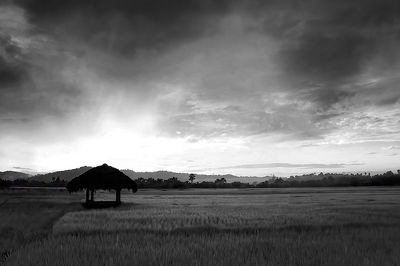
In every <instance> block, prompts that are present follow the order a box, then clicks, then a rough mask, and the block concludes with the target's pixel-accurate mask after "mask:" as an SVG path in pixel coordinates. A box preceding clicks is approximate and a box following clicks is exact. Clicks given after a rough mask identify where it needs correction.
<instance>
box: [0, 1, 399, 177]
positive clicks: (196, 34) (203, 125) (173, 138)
mask: <svg viewBox="0 0 400 266" xmlns="http://www.w3.org/2000/svg"><path fill="white" fill-rule="evenodd" d="M399 70H400V2H399V1H397V0H376V1H373V0H353V1H347V0H346V1H345V0H340V1H329V0H307V1H304V0H264V1H262V0H246V1H244V0H243V1H241V0H218V1H210V0H169V1H161V0H159V1H157V0H132V1H128V0H126V1H123V0H114V1H107V0H69V1H61V0H59V1H56V0H3V1H1V2H0V170H3V171H4V170H16V171H27V172H35V171H38V172H40V171H53V170H63V169H70V168H75V167H80V166H83V165H91V166H96V165H100V164H102V163H107V164H110V165H113V166H115V167H118V168H129V169H132V170H135V171H155V170H170V171H178V172H196V173H220V174H224V173H231V174H237V175H244V176H247V175H254V176H265V175H272V174H275V175H282V176H288V175H292V174H303V173H312V172H321V171H323V172H371V171H384V170H396V169H400V85H399V84H400V71H399Z"/></svg>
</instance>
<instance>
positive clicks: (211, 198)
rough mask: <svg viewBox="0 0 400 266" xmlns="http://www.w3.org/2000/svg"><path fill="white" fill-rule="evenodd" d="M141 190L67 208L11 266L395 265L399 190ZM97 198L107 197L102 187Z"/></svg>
mask: <svg viewBox="0 0 400 266" xmlns="http://www.w3.org/2000/svg"><path fill="white" fill-rule="evenodd" d="M277 191H278V190H272V191H271V190H247V191H246V190H232V191H228V190H223V191H221V192H222V193H219V191H218V190H215V191H208V190H204V192H203V193H201V191H200V192H199V191H197V190H195V191H192V193H191V191H174V192H170V191H141V192H140V193H139V194H137V195H129V194H125V195H124V199H125V201H127V202H128V203H127V204H125V205H124V206H123V207H121V208H116V209H107V210H90V211H82V210H79V211H73V212H67V213H66V214H65V215H64V216H63V217H61V218H60V219H59V220H58V221H57V222H56V223H55V224H54V226H53V235H52V236H50V237H48V238H45V239H44V240H41V241H35V242H33V243H30V244H29V245H26V246H24V247H23V248H22V249H19V250H18V251H16V252H15V253H14V254H13V255H12V256H11V257H10V258H9V259H8V260H7V263H8V264H10V265H39V264H40V265H54V264H55V263H58V264H61V265H76V264H80V265H82V264H92V265H97V264H101V265H132V264H136V265H176V264H179V265H396V264H399V263H400V255H399V251H400V244H399V243H400V241H399V240H400V201H399V199H400V189H399V188H384V189H382V188H379V189H369V188H360V189H358V188H355V189H319V190H316V189H310V190H306V189H303V190H302V189H299V190H286V191H285V190H281V191H280V192H277ZM96 196H97V197H98V198H100V199H109V198H111V197H112V196H113V195H111V194H109V193H107V192H100V193H97V195H96Z"/></svg>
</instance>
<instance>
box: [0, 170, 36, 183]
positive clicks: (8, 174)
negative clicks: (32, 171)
mask: <svg viewBox="0 0 400 266" xmlns="http://www.w3.org/2000/svg"><path fill="white" fill-rule="evenodd" d="M30 176H31V175H29V174H26V173H21V172H16V171H5V172H0V179H3V180H10V181H14V180H16V179H26V178H29V177H30Z"/></svg>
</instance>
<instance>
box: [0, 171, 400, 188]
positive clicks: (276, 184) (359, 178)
mask: <svg viewBox="0 0 400 266" xmlns="http://www.w3.org/2000/svg"><path fill="white" fill-rule="evenodd" d="M195 178H196V175H195V174H190V175H189V176H188V180H187V181H181V180H179V179H178V178H176V177H171V178H168V179H161V178H158V179H154V178H142V177H140V178H137V179H135V181H136V183H137V185H138V188H155V189H186V188H285V187H346V186H399V185H400V170H398V171H397V173H396V174H395V173H393V172H392V171H388V172H386V173H384V174H379V175H374V176H371V175H370V174H368V173H364V174H331V173H325V174H324V173H320V174H309V175H302V176H291V177H289V178H281V177H273V178H272V179H270V180H266V181H264V182H260V183H253V184H250V183H243V182H238V181H236V182H227V180H226V179H225V178H218V179H216V180H215V181H202V182H194V180H195ZM67 183H68V182H67V181H65V180H61V179H60V178H59V177H57V178H53V179H52V181H51V182H43V181H34V180H27V179H17V180H14V181H8V180H2V179H0V188H9V187H65V186H66V184H67Z"/></svg>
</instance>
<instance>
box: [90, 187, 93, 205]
mask: <svg viewBox="0 0 400 266" xmlns="http://www.w3.org/2000/svg"><path fill="white" fill-rule="evenodd" d="M90 197H91V201H92V202H93V201H94V189H92V190H91V191H90Z"/></svg>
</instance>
